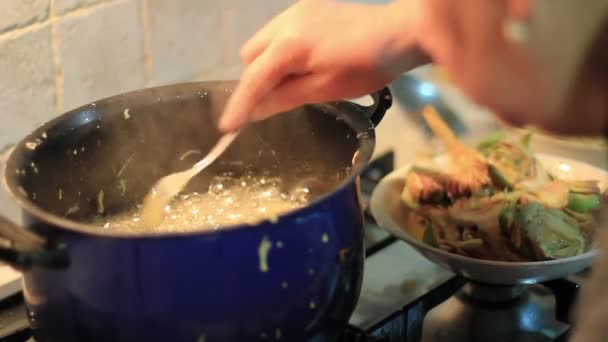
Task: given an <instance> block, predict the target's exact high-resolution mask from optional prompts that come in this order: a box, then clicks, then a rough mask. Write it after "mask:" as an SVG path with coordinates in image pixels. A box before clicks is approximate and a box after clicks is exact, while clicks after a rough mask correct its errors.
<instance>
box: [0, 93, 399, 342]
mask: <svg viewBox="0 0 608 342" xmlns="http://www.w3.org/2000/svg"><path fill="white" fill-rule="evenodd" d="M234 86H235V82H201V83H187V84H177V85H170V86H164V87H158V88H151V89H145V90H139V91H135V92H131V93H127V94H123V95H117V96H113V97H110V98H107V99H104V100H101V101H98V102H96V103H91V104H89V105H86V106H83V107H80V108H78V109H75V110H73V111H70V112H68V113H66V114H64V115H61V116H59V117H58V118H56V119H55V120H52V121H50V122H48V123H47V124H45V125H43V126H42V127H40V128H39V129H37V130H36V131H34V132H33V133H31V134H30V135H29V136H27V137H26V138H25V139H24V140H23V141H22V142H20V143H19V144H18V145H17V146H16V148H15V149H14V150H13V152H12V153H11V155H10V157H9V159H8V160H7V162H6V169H5V182H6V185H7V188H8V190H9V191H10V193H11V194H12V196H13V198H14V199H15V201H17V203H18V204H19V205H20V206H21V208H22V209H23V213H24V226H23V227H18V226H16V225H15V224H14V223H11V222H8V221H7V220H5V219H1V220H0V233H1V234H2V235H3V237H5V238H6V239H7V240H8V241H10V242H11V243H10V244H9V245H4V246H3V247H1V248H0V258H1V259H3V260H4V261H7V262H9V263H10V264H11V265H13V266H14V267H16V268H18V269H20V270H21V271H22V272H23V278H24V282H23V294H24V297H25V300H26V303H27V308H28V314H29V319H30V324H31V327H32V329H33V331H34V336H35V338H36V340H37V341H61V342H66V341H192V342H195V341H206V342H208V341H256V340H267V339H272V340H279V339H283V340H287V341H298V340H314V341H323V340H332V339H334V338H335V337H336V335H337V334H338V333H339V332H340V331H341V329H343V327H344V326H345V325H346V323H347V321H348V319H349V316H350V315H351V313H352V311H353V309H354V307H355V303H356V301H357V298H358V295H359V290H360V285H361V279H362V273H363V260H364V248H363V222H362V208H361V203H360V199H359V192H358V188H357V181H356V180H357V174H358V172H359V171H361V170H362V169H363V167H364V166H365V165H366V163H367V162H368V161H369V159H370V157H371V155H372V152H373V148H374V141H375V137H374V125H375V124H377V123H378V122H379V121H380V120H381V118H382V116H383V115H384V113H385V111H386V110H387V109H388V108H389V107H390V105H391V97H390V93H389V92H388V89H383V90H381V91H379V92H376V93H374V94H372V97H373V99H374V105H372V106H370V107H362V106H359V105H357V104H354V103H351V102H347V101H342V102H334V103H323V104H311V105H306V106H303V107H300V108H297V109H295V110H293V111H291V112H289V113H286V114H284V115H280V116H277V117H275V118H272V119H269V120H266V121H263V122H259V123H255V124H252V125H251V126H250V127H248V128H247V129H246V130H245V131H244V132H243V133H242V135H241V136H240V137H239V138H238V139H237V141H236V142H235V143H234V145H233V146H232V147H230V149H229V150H228V151H226V153H225V155H223V156H222V157H221V159H220V160H218V161H217V162H216V163H215V164H213V165H212V167H210V169H208V170H206V171H205V172H203V173H202V174H201V175H199V176H198V177H197V178H195V179H194V180H193V181H192V182H191V183H190V184H189V186H188V187H189V189H187V191H207V189H208V186H209V181H210V178H211V177H212V176H213V175H214V174H217V173H219V172H225V171H231V172H234V169H235V168H243V167H244V168H246V169H247V172H255V173H262V174H265V175H269V176H278V177H281V178H282V180H283V182H284V183H285V184H286V185H287V186H295V185H304V186H307V187H308V188H309V189H310V190H311V195H312V196H313V197H312V198H311V202H310V203H309V204H308V205H307V206H306V207H304V208H301V209H298V210H294V211H291V212H288V213H286V214H285V215H282V216H280V217H278V219H277V220H272V222H270V221H266V222H261V223H259V224H255V225H243V226H236V227H225V228H224V229H220V230H216V231H196V230H194V231H192V232H184V233H146V234H144V233H141V234H136V233H127V232H124V231H123V232H121V231H113V230H111V229H104V228H103V227H100V226H98V225H93V224H91V222H92V218H93V217H96V216H98V215H99V212H100V211H103V212H105V213H113V212H120V211H124V210H125V209H126V208H129V207H132V206H133V205H134V204H135V203H136V202H138V201H140V200H141V198H142V197H143V196H144V194H145V193H146V192H147V191H148V189H149V188H150V187H151V185H152V184H153V183H154V182H155V181H156V180H157V179H158V178H160V177H162V176H164V175H166V174H168V173H170V172H174V171H177V170H182V169H185V168H187V167H189V166H190V165H191V164H192V162H193V161H194V160H195V159H196V157H200V155H194V156H191V157H188V155H190V154H192V153H188V151H200V152H203V153H204V152H206V151H207V150H209V149H210V147H211V145H212V144H214V142H215V141H216V140H217V138H218V137H219V133H218V132H217V131H216V129H215V127H216V125H215V123H216V120H217V118H218V116H219V115H220V114H221V112H222V108H223V107H224V104H225V103H226V100H227V99H228V97H229V96H230V93H231V89H232V88H233V87H234ZM102 205H103V209H101V208H100V206H102ZM100 209H101V210H100Z"/></svg>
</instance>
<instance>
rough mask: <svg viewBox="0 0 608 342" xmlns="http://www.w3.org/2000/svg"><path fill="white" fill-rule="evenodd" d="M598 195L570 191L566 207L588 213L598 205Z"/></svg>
mask: <svg viewBox="0 0 608 342" xmlns="http://www.w3.org/2000/svg"><path fill="white" fill-rule="evenodd" d="M600 204H601V203H600V195H598V194H577V193H570V194H569V196H568V202H567V206H566V208H568V209H569V210H572V211H575V212H577V213H588V212H590V211H592V210H595V209H598V208H599V207H600Z"/></svg>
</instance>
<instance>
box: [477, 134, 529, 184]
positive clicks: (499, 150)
mask: <svg viewBox="0 0 608 342" xmlns="http://www.w3.org/2000/svg"><path fill="white" fill-rule="evenodd" d="M484 155H485V156H486V158H487V161H488V164H489V166H490V176H491V177H492V181H493V183H494V184H496V185H499V186H502V187H506V188H513V187H514V186H515V184H517V183H519V182H521V181H523V180H525V179H527V178H530V177H532V176H534V175H535V171H536V170H535V160H534V157H533V156H532V155H531V154H530V153H529V152H528V151H527V150H525V149H523V148H522V147H521V146H518V145H516V144H514V143H511V142H509V141H500V142H497V143H495V144H494V145H492V146H491V148H486V149H485V150H484Z"/></svg>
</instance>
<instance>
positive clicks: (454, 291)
mask: <svg viewBox="0 0 608 342" xmlns="http://www.w3.org/2000/svg"><path fill="white" fill-rule="evenodd" d="M393 167H394V154H393V152H392V151H389V152H387V153H385V154H383V155H380V156H378V157H377V158H376V159H375V160H374V161H373V162H372V163H370V165H369V167H368V168H367V169H366V170H365V171H364V172H363V174H362V175H361V190H362V193H363V200H364V203H365V202H367V200H368V199H369V196H370V194H371V191H372V190H373V188H374V186H375V185H376V184H377V182H378V181H379V180H380V179H381V178H382V177H383V176H384V175H386V174H387V173H389V172H390V171H392V170H393ZM365 218H366V222H367V223H366V224H367V226H366V238H365V239H366V240H365V243H366V262H365V273H364V280H363V285H362V290H361V296H360V299H359V302H358V305H357V307H356V309H355V312H354V313H353V315H352V317H351V319H350V322H349V325H348V326H347V327H346V328H345V330H344V332H343V334H342V335H341V336H340V337H339V339H338V341H339V342H351V341H353V342H380V341H382V342H392V341H407V342H418V341H425V342H440V341H441V342H443V341H456V342H459V341H472V342H475V341H487V340H490V339H491V340H492V341H493V342H506V341H567V339H568V336H569V333H570V330H571V327H572V322H571V314H572V307H573V303H574V302H575V300H576V298H577V294H578V291H579V289H580V284H581V281H582V280H584V278H585V274H584V273H583V274H579V275H574V276H572V277H568V278H565V279H558V280H554V281H550V282H546V283H542V284H534V285H525V286H488V285H484V284H477V283H473V282H470V281H468V280H467V279H465V278H463V277H461V276H458V275H455V274H453V273H451V272H449V271H447V270H445V269H443V268H441V267H440V266H437V265H435V264H433V263H431V262H430V261H428V260H427V259H425V258H424V257H422V256H421V255H420V254H418V252H416V251H415V250H413V249H412V248H411V247H409V245H407V244H406V243H404V242H402V241H400V240H397V239H396V238H394V237H393V236H390V235H389V234H387V233H386V232H384V231H383V230H381V229H380V228H379V227H378V226H377V225H376V224H375V221H374V219H373V217H372V216H371V215H370V214H369V212H368V211H367V210H366V211H365ZM6 341H11V342H13V341H33V339H32V338H31V331H30V329H29V326H28V321H27V315H26V310H25V305H24V303H23V298H22V294H21V293H20V292H18V293H17V294H14V295H11V296H9V297H6V298H4V299H3V300H1V301H0V342H6Z"/></svg>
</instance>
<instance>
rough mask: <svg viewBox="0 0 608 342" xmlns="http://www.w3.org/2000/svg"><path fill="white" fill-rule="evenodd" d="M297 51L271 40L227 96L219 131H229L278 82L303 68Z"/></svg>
mask: <svg viewBox="0 0 608 342" xmlns="http://www.w3.org/2000/svg"><path fill="white" fill-rule="evenodd" d="M301 59H302V58H301V53H300V50H299V49H298V48H297V47H295V46H290V44H286V43H281V42H273V43H271V44H270V46H269V47H268V48H267V49H266V50H264V52H262V54H261V55H260V56H259V57H258V58H256V59H255V60H254V61H253V62H252V63H251V64H250V65H249V67H248V68H247V69H246V70H245V72H244V73H243V76H242V78H241V80H240V82H239V84H238V86H237V87H236V89H235V91H234V93H233V94H232V96H231V97H230V99H229V101H228V104H227V105H226V108H225V110H224V113H223V115H222V117H221V119H220V123H219V128H220V130H222V131H224V132H226V131H232V130H235V129H238V128H240V127H241V126H243V124H245V122H247V121H248V119H249V116H250V115H251V113H252V112H253V108H254V107H255V106H256V105H257V104H258V103H260V102H261V101H262V99H264V98H265V97H266V95H267V94H268V93H270V92H271V91H272V89H274V88H275V87H276V86H277V85H279V84H280V83H281V81H282V80H283V79H284V78H285V77H287V76H289V75H291V74H294V73H297V72H299V71H301V70H302V67H301V65H302V60H301Z"/></svg>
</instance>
